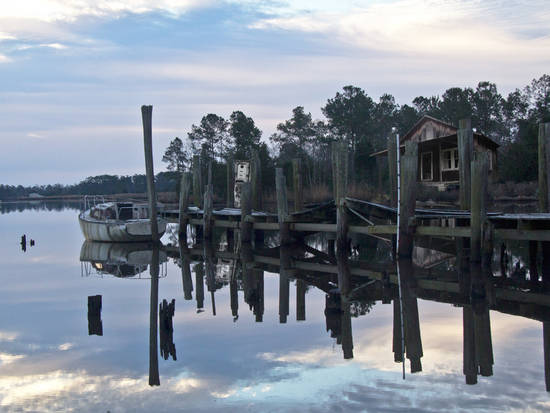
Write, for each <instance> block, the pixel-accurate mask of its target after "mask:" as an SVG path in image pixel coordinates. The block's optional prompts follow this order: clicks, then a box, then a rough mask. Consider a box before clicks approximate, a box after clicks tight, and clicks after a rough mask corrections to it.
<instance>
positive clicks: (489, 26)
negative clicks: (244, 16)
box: [250, 0, 550, 59]
mask: <svg viewBox="0 0 550 413" xmlns="http://www.w3.org/2000/svg"><path fill="white" fill-rule="evenodd" d="M519 7H520V6H517V7H516V8H519ZM541 7H542V10H545V9H544V6H543V3H541ZM525 8H526V9H527V10H528V11H529V10H531V11H532V12H531V13H527V14H526V15H524V16H522V17H523V19H522V20H521V23H519V24H518V23H515V22H514V20H513V19H510V16H509V15H507V14H504V13H502V11H501V10H500V2H496V1H491V2H485V3H484V4H482V3H480V2H477V1H458V0H454V1H433V0H398V1H395V2H390V3H382V2H374V3H372V5H370V6H368V7H356V8H353V9H352V8H350V9H348V10H346V11H345V12H323V11H320V12H319V11H313V12H311V13H292V14H290V15H286V16H277V17H272V18H266V19H262V20H259V21H257V22H255V23H253V24H252V25H251V26H250V27H252V28H255V29H282V30H294V31H299V32H305V33H317V34H319V33H321V34H324V35H326V37H327V38H336V39H337V40H338V41H340V42H342V43H345V44H348V45H351V46H353V47H359V48H363V49H369V50H375V51H381V52H384V53H403V54H407V55H409V56H412V55H415V54H420V55H437V56H448V57H453V56H456V55H457V54H458V55H467V56H471V57H472V58H474V57H475V58H479V57H483V58H488V57H493V58H501V59H505V58H506V59H509V58H510V54H511V53H513V55H514V58H516V59H517V58H532V59H534V58H537V57H538V56H540V53H541V50H545V51H546V52H548V51H550V36H549V33H548V31H546V33H544V34H543V35H539V36H538V37H528V36H525V33H524V31H525V28H526V27H527V26H528V25H529V24H537V23H541V22H540V17H541V15H540V14H537V13H536V10H537V8H536V7H531V6H527V5H526V6H525ZM546 9H547V8H546ZM509 12H510V13H513V12H514V10H509ZM542 15H543V16H548V11H543V12H542ZM542 27H545V26H542ZM543 54H547V53H543Z"/></svg>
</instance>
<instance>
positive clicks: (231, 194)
mask: <svg viewBox="0 0 550 413" xmlns="http://www.w3.org/2000/svg"><path fill="white" fill-rule="evenodd" d="M226 170H227V181H226V183H227V195H226V203H225V206H226V207H227V208H233V207H234V206H235V164H234V163H233V159H230V158H228V159H227V164H226Z"/></svg>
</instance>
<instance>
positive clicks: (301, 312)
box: [81, 234, 550, 390]
mask: <svg viewBox="0 0 550 413" xmlns="http://www.w3.org/2000/svg"><path fill="white" fill-rule="evenodd" d="M237 235H238V234H235V236H237ZM231 237H232V238H233V234H231ZM319 245H325V244H324V243H323V244H315V243H313V244H310V245H305V244H294V245H288V246H283V247H271V248H266V247H259V248H253V247H252V245H251V244H249V243H246V244H239V243H233V242H231V243H229V242H222V243H220V244H219V245H217V244H214V243H204V244H200V245H193V246H187V245H186V243H183V245H179V246H175V247H172V246H161V247H160V248H151V247H150V246H148V248H149V249H148V250H144V249H143V248H144V247H143V246H137V245H135V244H134V245H132V246H131V247H130V246H127V247H122V246H120V245H118V246H114V245H92V244H87V243H85V244H84V245H83V247H82V250H81V259H82V260H91V261H92V262H94V263H95V264H94V265H97V264H101V268H102V269H103V270H104V271H106V270H107V269H108V268H109V266H118V269H117V272H116V274H119V275H117V276H119V277H120V274H121V269H120V265H121V264H122V265H130V264H132V265H137V266H143V265H145V262H144V260H145V259H146V258H148V259H149V260H150V261H149V269H150V271H149V274H150V283H151V285H150V324H149V325H150V335H149V362H150V365H149V384H150V385H151V386H155V385H160V377H159V365H158V355H159V352H160V354H161V356H162V357H163V358H164V359H165V360H167V359H168V358H170V357H171V358H172V359H173V360H177V358H176V345H177V343H175V342H174V335H173V322H172V320H173V317H174V312H175V299H172V300H171V301H167V300H163V301H162V303H161V304H160V307H159V298H158V292H159V278H160V277H159V269H160V261H161V258H162V256H163V254H164V255H165V256H168V257H170V258H172V259H173V260H174V261H175V262H176V263H177V264H178V265H179V266H180V267H181V283H182V288H183V298H184V299H185V300H192V299H193V298H194V299H195V300H196V307H197V312H202V311H203V308H204V299H205V297H204V289H205V285H206V288H207V289H208V291H209V292H210V297H211V304H212V315H213V316H215V315H216V301H215V298H216V296H215V294H216V293H218V294H222V295H223V294H227V296H228V300H223V301H222V302H224V303H225V302H227V303H228V305H229V307H230V308H229V311H230V314H231V316H232V319H233V321H234V322H237V321H238V320H239V316H240V314H239V311H241V312H242V311H243V309H242V308H239V297H240V293H239V291H242V299H243V300H244V302H245V303H246V304H248V307H249V308H248V310H249V311H251V312H252V313H253V315H254V319H255V321H256V322H262V321H263V318H264V311H265V308H264V277H265V275H264V272H268V273H270V274H275V275H276V276H277V277H278V304H276V305H278V309H275V308H269V309H268V311H270V312H272V313H275V314H276V313H277V312H278V316H279V323H280V324H286V323H288V322H289V315H290V301H291V300H290V295H291V294H290V293H291V286H292V284H294V288H295V292H296V294H295V304H296V321H305V320H306V303H307V295H308V292H309V291H311V290H312V289H317V290H321V291H322V292H323V293H324V294H325V305H324V318H325V324H326V331H327V332H328V333H329V335H330V337H331V338H333V339H334V340H335V342H336V344H337V345H338V346H341V351H342V353H341V354H342V358H343V359H353V357H354V337H353V324H354V321H353V320H354V319H355V318H357V317H363V316H367V317H368V313H369V312H370V310H371V309H372V307H373V306H375V305H376V304H377V303H383V304H390V303H392V306H393V329H392V334H393V337H392V340H391V343H392V348H391V349H390V348H388V350H387V351H388V354H389V355H391V352H393V360H394V361H395V362H398V363H405V361H406V360H408V364H409V369H408V370H409V371H410V372H411V373H419V372H422V371H423V367H422V359H423V357H424V349H423V344H422V332H421V324H420V314H419V300H425V301H434V302H439V303H447V304H451V305H454V306H459V307H462V339H463V343H462V344H463V357H462V359H463V374H464V380H465V383H466V384H470V385H471V384H476V383H477V381H478V377H479V376H482V377H489V376H492V375H493V365H494V355H493V343H492V333H491V311H498V312H501V313H504V314H511V315H515V316H522V317H526V318H530V319H534V320H538V321H541V322H542V324H543V325H542V333H543V337H544V369H545V379H546V389H547V390H549V389H550V350H549V349H550V327H549V326H550V312H549V311H548V309H549V308H550V297H549V296H548V295H547V294H546V293H544V288H543V282H542V281H543V280H542V279H539V277H537V276H536V273H535V270H534V269H533V268H531V269H529V270H528V271H527V274H526V275H524V276H523V278H522V279H517V277H516V278H514V277H512V275H511V274H510V273H509V272H508V271H507V270H506V269H505V268H509V267H510V264H509V260H510V257H508V258H506V256H507V254H508V252H506V251H502V252H501V254H500V256H499V257H496V258H495V262H497V267H501V268H499V270H500V272H499V271H496V272H494V273H493V272H491V271H490V270H488V269H487V268H486V267H484V266H483V265H481V264H480V263H477V264H471V265H470V264H468V263H467V260H466V258H464V259H463V260H465V261H466V262H464V261H460V260H461V257H465V255H462V256H461V255H459V257H458V258H455V257H452V258H451V260H452V262H451V263H450V264H449V263H446V264H445V265H434V260H436V261H441V259H442V255H441V254H440V255H438V256H437V257H432V256H429V254H427V253H426V251H422V252H419V253H416V254H414V257H415V260H414V261H413V260H398V261H397V262H387V261H385V262H378V261H363V260H360V259H356V258H353V257H352V258H350V257H342V256H339V257H335V256H334V255H333V254H331V253H330V251H322V250H320V249H317V248H318V247H319ZM445 255H448V253H445ZM132 256H134V259H132V260H131V259H130V257H132ZM106 257H107V258H108V259H107V258H106ZM136 257H140V258H139V259H137V258H136ZM530 257H533V255H532V253H531V252H530ZM447 258H448V257H447ZM533 260H535V262H536V257H535V258H533ZM424 264H426V265H424ZM514 265H515V264H514ZM533 265H534V264H532V263H531V264H529V266H531V267H533ZM140 268H141V267H140ZM193 273H194V283H193ZM531 277H533V279H531ZM193 284H194V285H193ZM225 286H227V288H224V287H225ZM527 286H530V289H529V288H526V287H527ZM180 291H181V290H180ZM193 294H194V297H193ZM97 297H98V298H97ZM224 297H225V296H224ZM220 311H221V310H220ZM244 311H246V309H245V310H244ZM241 315H242V314H241ZM88 323H89V333H90V334H98V335H101V334H102V333H103V331H102V325H101V296H96V297H93V296H91V297H89V298H88ZM456 328H457V329H459V328H460V326H456ZM159 337H160V347H159ZM390 357H391V356H390Z"/></svg>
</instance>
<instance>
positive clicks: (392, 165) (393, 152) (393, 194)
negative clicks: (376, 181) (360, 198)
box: [388, 133, 397, 208]
mask: <svg viewBox="0 0 550 413" xmlns="http://www.w3.org/2000/svg"><path fill="white" fill-rule="evenodd" d="M388 173H389V181H390V183H389V189H390V206H391V207H392V208H396V207H397V135H396V133H392V134H391V136H390V138H389V139H388Z"/></svg>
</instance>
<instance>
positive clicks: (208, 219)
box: [202, 162, 214, 240]
mask: <svg viewBox="0 0 550 413" xmlns="http://www.w3.org/2000/svg"><path fill="white" fill-rule="evenodd" d="M213 198H214V190H213V185H212V162H210V163H209V164H208V185H206V191H205V192H204V208H203V210H204V211H203V215H202V218H203V239H205V240H211V239H212V233H213V230H214V219H213V216H212V210H213V208H214V199H213Z"/></svg>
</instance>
